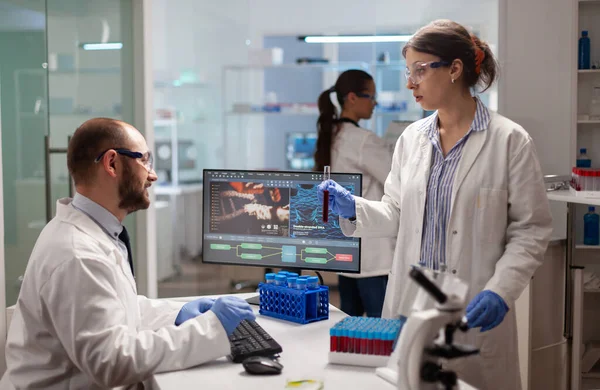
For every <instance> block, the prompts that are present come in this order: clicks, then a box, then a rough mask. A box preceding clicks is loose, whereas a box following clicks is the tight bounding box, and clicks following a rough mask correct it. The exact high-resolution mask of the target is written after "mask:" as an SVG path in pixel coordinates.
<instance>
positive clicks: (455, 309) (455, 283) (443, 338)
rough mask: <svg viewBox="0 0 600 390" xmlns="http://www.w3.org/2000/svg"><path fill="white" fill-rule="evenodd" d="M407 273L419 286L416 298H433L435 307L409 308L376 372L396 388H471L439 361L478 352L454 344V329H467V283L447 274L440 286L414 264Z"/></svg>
mask: <svg viewBox="0 0 600 390" xmlns="http://www.w3.org/2000/svg"><path fill="white" fill-rule="evenodd" d="M410 277H411V279H412V280H413V281H414V282H416V283H417V284H418V286H419V287H420V288H421V290H420V291H419V294H421V297H419V298H420V299H421V300H422V299H423V298H424V297H425V296H427V297H429V298H430V299H431V298H433V300H434V301H435V307H434V308H432V309H429V310H413V312H412V313H411V314H410V316H409V317H408V319H407V320H406V323H405V324H404V326H403V328H402V331H401V333H400V338H399V339H398V342H397V345H396V348H395V349H394V352H393V353H392V356H391V357H390V360H389V362H388V366H387V367H380V368H378V369H377V370H376V373H377V375H379V376H380V377H382V378H384V379H385V380H387V381H389V382H392V383H393V384H397V386H398V389H399V390H437V389H444V390H475V389H474V388H473V387H471V386H469V385H467V384H466V383H464V382H462V381H460V380H459V379H458V377H457V374H456V373H455V372H453V371H450V370H445V369H444V368H443V367H442V365H441V361H442V360H453V359H460V358H463V357H467V356H471V355H476V354H478V353H479V350H478V349H476V348H474V347H471V346H466V345H457V344H454V334H455V332H456V331H457V330H460V331H462V332H466V331H467V330H468V327H467V324H466V320H464V319H463V314H462V313H463V309H464V305H465V299H466V297H467V292H468V285H467V284H466V283H464V282H463V281H461V280H460V279H458V278H455V277H453V276H451V275H447V276H444V277H443V282H442V283H441V284H442V287H441V288H440V287H438V285H436V284H435V283H433V282H432V281H431V280H430V279H429V278H428V277H427V276H426V275H425V273H423V272H422V271H421V270H420V269H419V268H416V267H415V268H413V269H411V271H410ZM417 300H418V299H417Z"/></svg>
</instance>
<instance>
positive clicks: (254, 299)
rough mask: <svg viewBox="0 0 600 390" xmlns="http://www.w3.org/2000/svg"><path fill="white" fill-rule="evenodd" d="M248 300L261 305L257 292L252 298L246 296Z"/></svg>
mask: <svg viewBox="0 0 600 390" xmlns="http://www.w3.org/2000/svg"><path fill="white" fill-rule="evenodd" d="M246 302H248V303H249V304H250V305H256V306H259V305H260V295H258V294H256V295H253V296H251V297H250V298H246Z"/></svg>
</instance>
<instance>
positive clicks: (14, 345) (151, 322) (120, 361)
mask: <svg viewBox="0 0 600 390" xmlns="http://www.w3.org/2000/svg"><path fill="white" fill-rule="evenodd" d="M67 164H68V167H69V171H70V173H71V176H72V178H73V180H74V182H75V188H76V190H77V193H76V195H75V197H74V198H73V199H72V200H71V199H61V200H59V201H58V203H57V206H56V217H55V218H54V219H52V221H50V222H49V223H48V225H46V227H45V228H44V230H43V231H42V233H41V234H40V236H39V238H38V240H37V243H36V245H35V248H34V249H33V252H32V254H31V258H30V260H29V263H28V265H27V270H26V272H25V278H24V280H23V284H22V287H21V292H20V295H19V299H18V302H17V305H16V309H15V312H14V315H13V319H12V322H11V325H10V329H9V332H8V339H7V345H6V359H7V366H8V367H7V371H6V373H5V375H4V376H3V378H2V381H1V382H0V388H2V389H13V388H46V389H49V388H53V389H98V388H107V387H116V386H127V385H135V384H137V383H140V382H142V381H144V380H146V379H148V378H149V377H151V376H152V374H154V373H158V372H161V371H171V370H179V369H184V368H188V367H191V366H195V365H198V364H201V363H204V362H207V361H209V360H213V359H216V358H219V357H222V356H225V355H227V354H229V353H230V344H229V340H228V337H227V336H228V334H231V333H232V332H233V330H234V329H235V328H236V327H237V325H238V324H239V322H240V321H242V320H245V319H248V320H252V319H254V318H255V317H254V314H253V312H252V309H251V308H250V306H249V305H248V304H247V303H246V302H245V301H243V300H241V299H238V298H233V297H223V298H219V299H217V300H216V301H215V300H211V299H199V300H196V301H193V302H189V303H186V304H185V305H183V307H182V306H181V304H179V305H178V304H176V303H174V302H168V301H158V300H153V299H148V298H146V297H143V296H139V295H137V290H136V285H135V281H134V278H133V264H132V261H131V258H132V255H131V247H130V243H129V236H128V234H127V231H126V230H125V228H124V227H123V225H122V224H121V223H122V221H123V219H124V218H125V216H126V215H127V214H129V213H132V212H134V211H137V210H141V209H147V208H148V207H149V205H150V199H149V196H148V187H150V185H152V182H153V181H155V180H156V179H157V178H156V173H155V172H154V170H153V168H152V154H151V152H150V151H148V146H147V145H146V141H145V140H144V137H143V136H142V134H140V132H139V131H137V130H136V129H135V128H134V127H133V126H131V125H128V124H127V123H123V122H120V121H117V120H113V119H105V118H96V119H91V120H89V121H87V122H85V123H84V124H82V125H81V126H80V127H79V128H78V129H77V130H76V131H75V134H74V135H73V138H72V139H71V142H70V143H69V148H68V153H67ZM198 207H201V206H200V205H198Z"/></svg>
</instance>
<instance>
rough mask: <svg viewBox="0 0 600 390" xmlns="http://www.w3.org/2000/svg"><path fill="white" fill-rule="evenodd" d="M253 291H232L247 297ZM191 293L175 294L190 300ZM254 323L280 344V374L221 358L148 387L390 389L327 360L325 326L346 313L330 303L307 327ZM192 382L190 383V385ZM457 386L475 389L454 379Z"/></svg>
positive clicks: (365, 371) (368, 371) (371, 373)
mask: <svg viewBox="0 0 600 390" xmlns="http://www.w3.org/2000/svg"><path fill="white" fill-rule="evenodd" d="M252 295H254V294H236V296H239V297H240V298H243V299H245V298H247V297H249V296H252ZM194 298H196V297H185V298H174V299H173V300H176V301H185V302H187V301H189V300H191V299H194ZM252 307H253V308H254V311H255V312H257V316H256V321H257V322H258V323H259V324H260V325H261V326H262V327H263V328H264V329H265V330H266V331H267V332H268V333H269V334H270V335H271V336H273V338H274V339H275V340H276V341H277V342H278V343H279V344H280V345H281V347H282V348H283V353H282V354H281V358H280V359H279V362H280V363H281V364H283V366H284V367H283V371H282V373H281V375H275V376H269V375H265V376H262V375H249V374H247V373H246V371H245V370H244V367H243V366H242V365H241V364H234V363H231V362H230V361H229V360H227V358H221V359H218V360H215V361H212V362H209V363H206V364H203V365H201V366H199V367H195V368H190V369H188V370H184V371H174V372H168V373H163V374H157V375H155V376H154V377H153V379H152V381H153V382H152V388H154V389H160V390H171V389H172V390H181V389H187V388H202V389H220V390H221V389H236V390H239V389H258V388H260V389H277V390H280V389H283V388H285V384H286V381H287V380H288V379H320V380H322V381H323V383H324V387H325V388H326V389H344V388H348V389H377V390H380V389H381V390H393V389H396V386H394V385H392V384H390V383H389V382H387V381H385V380H384V379H382V378H380V377H378V376H377V375H376V374H375V368H367V367H356V366H344V365H338V364H328V362H327V356H328V353H329V328H331V327H332V326H333V325H334V324H335V323H336V322H338V321H340V320H341V319H342V318H344V317H346V316H347V315H346V314H345V313H343V312H342V311H341V310H339V309H337V308H336V307H334V306H331V305H329V319H328V320H327V321H318V322H314V323H312V324H307V325H298V324H294V323H292V322H287V321H281V320H277V319H275V318H271V317H265V316H261V315H258V306H252ZM192 386H193V387H192ZM459 386H460V390H476V389H474V388H472V387H471V386H468V385H466V384H464V383H463V382H461V381H459Z"/></svg>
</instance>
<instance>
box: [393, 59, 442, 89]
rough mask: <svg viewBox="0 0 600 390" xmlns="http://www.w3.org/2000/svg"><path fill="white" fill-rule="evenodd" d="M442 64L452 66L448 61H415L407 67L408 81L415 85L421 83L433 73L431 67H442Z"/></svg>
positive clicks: (405, 74) (405, 75) (405, 72)
mask: <svg viewBox="0 0 600 390" xmlns="http://www.w3.org/2000/svg"><path fill="white" fill-rule="evenodd" d="M442 66H450V63H449V62H447V61H429V62H415V63H414V64H412V65H411V66H410V67H409V66H407V67H406V70H405V71H404V77H406V81H407V82H408V81H410V82H411V83H413V84H414V85H419V84H420V83H422V82H423V80H425V79H426V78H427V77H429V76H430V75H431V74H432V73H433V72H432V71H431V69H437V68H441V67H442Z"/></svg>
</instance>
